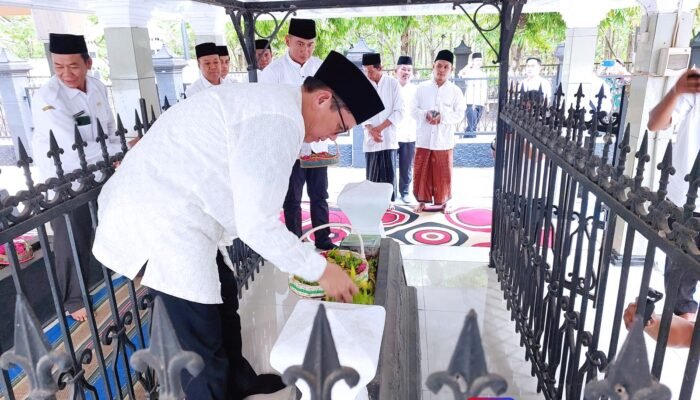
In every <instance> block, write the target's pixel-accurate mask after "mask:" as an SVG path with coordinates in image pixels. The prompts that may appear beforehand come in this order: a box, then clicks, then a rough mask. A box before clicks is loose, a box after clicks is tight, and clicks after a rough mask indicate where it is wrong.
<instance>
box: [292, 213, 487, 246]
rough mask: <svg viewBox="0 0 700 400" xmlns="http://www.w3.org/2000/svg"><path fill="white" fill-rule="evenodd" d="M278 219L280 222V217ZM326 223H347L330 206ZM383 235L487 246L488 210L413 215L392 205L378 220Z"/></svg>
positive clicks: (336, 237)
mask: <svg viewBox="0 0 700 400" xmlns="http://www.w3.org/2000/svg"><path fill="white" fill-rule="evenodd" d="M280 218H281V219H282V220H284V216H283V215H281V216H280ZM330 222H337V223H345V224H349V223H350V221H349V220H348V217H347V216H346V215H345V214H344V213H343V212H342V211H341V210H340V209H339V208H337V207H336V206H335V205H334V204H331V205H330ZM382 222H383V223H384V229H385V230H386V233H387V236H389V237H392V238H394V239H396V240H398V241H399V242H400V243H403V244H419V245H434V246H471V247H489V246H490V240H491V210H489V209H486V208H475V207H455V208H454V211H453V213H452V214H449V215H444V214H443V213H442V212H440V211H424V212H423V213H421V214H416V213H414V212H413V208H412V207H410V206H396V209H395V210H392V211H387V212H386V214H384V217H383V218H382ZM309 229H311V216H310V214H309V204H308V203H303V204H302V230H303V231H304V232H306V231H308V230H309ZM347 234H348V232H347V231H345V230H343V229H336V228H334V229H333V230H332V239H333V242H334V243H336V244H337V243H340V241H341V240H343V238H345V236H347Z"/></svg>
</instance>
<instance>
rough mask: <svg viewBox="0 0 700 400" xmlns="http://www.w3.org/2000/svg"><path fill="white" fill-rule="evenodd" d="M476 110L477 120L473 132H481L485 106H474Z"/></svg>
mask: <svg viewBox="0 0 700 400" xmlns="http://www.w3.org/2000/svg"><path fill="white" fill-rule="evenodd" d="M474 108H475V109H476V119H475V120H474V130H473V132H476V131H478V130H479V121H481V117H482V116H483V115H484V106H474Z"/></svg>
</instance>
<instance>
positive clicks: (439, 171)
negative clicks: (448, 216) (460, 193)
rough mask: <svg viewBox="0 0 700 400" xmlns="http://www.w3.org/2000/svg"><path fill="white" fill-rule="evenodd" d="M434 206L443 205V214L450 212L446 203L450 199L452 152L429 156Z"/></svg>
mask: <svg viewBox="0 0 700 400" xmlns="http://www.w3.org/2000/svg"><path fill="white" fill-rule="evenodd" d="M430 161H431V167H432V169H431V173H432V179H433V186H434V189H433V190H434V193H435V204H436V205H438V204H440V205H443V206H444V211H445V213H449V212H451V209H450V208H449V205H448V204H447V203H448V201H449V200H450V199H451V198H452V150H440V151H433V152H432V154H431V159H430Z"/></svg>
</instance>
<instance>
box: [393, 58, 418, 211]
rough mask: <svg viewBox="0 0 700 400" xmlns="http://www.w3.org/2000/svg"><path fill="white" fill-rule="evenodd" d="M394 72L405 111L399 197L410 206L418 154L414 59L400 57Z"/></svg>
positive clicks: (400, 135)
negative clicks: (414, 104) (413, 113)
mask: <svg viewBox="0 0 700 400" xmlns="http://www.w3.org/2000/svg"><path fill="white" fill-rule="evenodd" d="M394 72H395V73H396V78H397V79H398V80H399V84H400V85H401V97H402V98H403V103H404V110H405V112H404V113H403V119H402V120H401V122H399V125H398V126H397V127H396V131H397V137H398V140H399V152H398V157H399V196H401V201H402V202H404V204H408V203H410V202H411V201H410V199H409V195H410V190H409V188H410V187H411V182H412V181H413V157H414V156H415V154H416V120H415V119H414V118H413V115H412V114H411V110H413V100H414V97H415V95H416V85H414V84H413V83H411V77H413V59H412V58H411V57H409V56H400V57H399V60H398V61H397V62H396V71H394Z"/></svg>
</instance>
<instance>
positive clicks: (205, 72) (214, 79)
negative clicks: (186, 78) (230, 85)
mask: <svg viewBox="0 0 700 400" xmlns="http://www.w3.org/2000/svg"><path fill="white" fill-rule="evenodd" d="M194 51H195V52H196V54H197V64H198V65H199V71H200V73H201V76H200V77H199V79H197V80H196V81H194V82H192V84H191V85H190V86H189V87H188V88H187V90H186V91H185V96H187V98H190V97H192V96H194V95H195V94H197V93H199V92H201V91H202V90H205V89H209V88H210V87H212V86H216V85H220V84H221V60H220V59H219V49H218V48H217V46H216V44H214V43H213V42H206V43H201V44H198V45H197V46H195V47H194Z"/></svg>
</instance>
